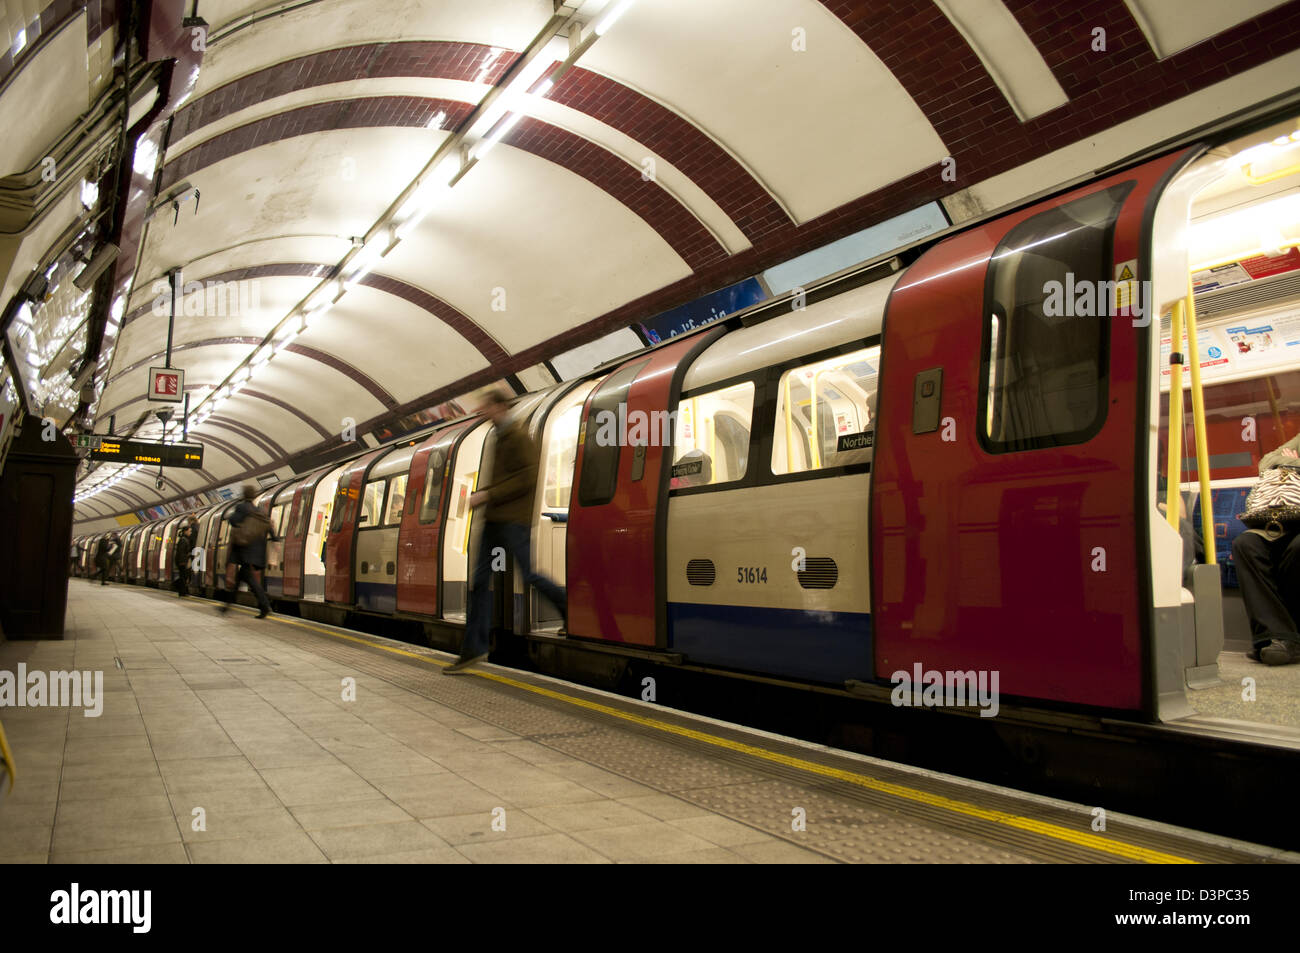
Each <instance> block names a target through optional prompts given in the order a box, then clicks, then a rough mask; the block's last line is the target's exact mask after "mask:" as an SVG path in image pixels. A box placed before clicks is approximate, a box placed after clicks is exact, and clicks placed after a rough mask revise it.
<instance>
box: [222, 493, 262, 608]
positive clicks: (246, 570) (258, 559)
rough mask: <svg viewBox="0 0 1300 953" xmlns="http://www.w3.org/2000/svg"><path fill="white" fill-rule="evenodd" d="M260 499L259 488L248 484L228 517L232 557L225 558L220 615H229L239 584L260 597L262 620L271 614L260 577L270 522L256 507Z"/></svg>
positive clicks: (259, 604) (258, 604)
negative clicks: (255, 502) (255, 503)
mask: <svg viewBox="0 0 1300 953" xmlns="http://www.w3.org/2000/svg"><path fill="white" fill-rule="evenodd" d="M256 496H257V487H256V486H254V485H253V484H251V483H249V484H246V485H245V486H244V499H243V500H242V501H240V503H239V505H238V506H236V507H235V509H234V510H233V511H232V512H231V514H230V515H229V516H227V517H226V521H227V522H228V523H230V524H231V529H230V555H228V556H227V557H226V588H225V592H224V593H223V594H221V596H220V597H221V599H222V605H220V606H218V607H217V608H218V610H219V611H221V612H227V611H229V609H230V604H231V603H232V602H234V601H235V591H236V589H237V587H238V586H239V583H240V582H246V583H248V588H249V589H251V590H252V591H253V595H255V596H256V597H257V606H258V608H259V609H261V611H260V612H259V613H258V614H257V617H258V618H259V619H265V618H266V617H267V616H268V615H270V614H271V600H270V599H268V598H267V597H266V590H265V589H263V588H262V583H261V574H262V569H263V568H264V567H265V566H266V540H267V537H268V536H271V520H270V519H269V518H268V517H267V515H266V514H265V513H263V512H262V511H261V510H259V509H258V508H257V507H256V506H254V505H253V498H254V497H256Z"/></svg>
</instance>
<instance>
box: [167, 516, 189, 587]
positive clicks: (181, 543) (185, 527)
mask: <svg viewBox="0 0 1300 953" xmlns="http://www.w3.org/2000/svg"><path fill="white" fill-rule="evenodd" d="M193 552H194V524H193V523H190V522H186V523H182V524H181V531H180V532H179V533H177V534H176V548H175V550H173V552H172V566H174V567H175V569H176V594H177V595H178V596H179V597H180V598H182V599H184V598H185V597H186V596H188V595H189V594H190V575H191V572H190V554H191V553H193Z"/></svg>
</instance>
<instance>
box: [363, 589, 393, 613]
mask: <svg viewBox="0 0 1300 953" xmlns="http://www.w3.org/2000/svg"><path fill="white" fill-rule="evenodd" d="M357 608H358V609H365V610H367V611H369V612H396V611H397V583H392V582H358V583H357Z"/></svg>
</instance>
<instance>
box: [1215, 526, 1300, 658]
mask: <svg viewBox="0 0 1300 953" xmlns="http://www.w3.org/2000/svg"><path fill="white" fill-rule="evenodd" d="M1283 546H1284V544H1282V543H1281V541H1270V540H1267V539H1265V538H1264V537H1263V536H1260V535H1259V534H1258V533H1242V534H1241V535H1240V536H1238V537H1237V538H1236V539H1235V540H1234V541H1233V543H1232V561H1233V563H1234V564H1235V565H1236V567H1237V580H1238V582H1239V583H1240V585H1241V598H1242V601H1244V602H1245V603H1246V614H1247V615H1248V616H1249V617H1250V629H1251V634H1252V635H1253V636H1254V638H1255V648H1256V649H1257V650H1259V651H1260V653H1261V655H1260V658H1261V659H1263V654H1262V653H1263V651H1264V650H1265V649H1266V648H1267V647H1268V646H1269V645H1270V643H1271V642H1272V641H1273V640H1274V639H1277V640H1279V641H1282V642H1285V643H1287V644H1288V646H1294V647H1295V648H1296V649H1300V634H1297V632H1296V627H1295V620H1294V619H1292V618H1291V613H1290V612H1288V611H1287V607H1286V603H1285V602H1284V601H1283V599H1282V595H1281V593H1280V592H1279V591H1278V581H1279V580H1278V576H1280V575H1281V572H1280V570H1281V566H1280V565H1279V566H1277V567H1276V569H1275V560H1276V561H1277V562H1278V563H1280V562H1282V558H1281V557H1283V556H1284V554H1285V552H1286V550H1285V549H1284V548H1283ZM1292 567H1294V563H1292ZM1291 571H1292V572H1294V571H1295V570H1294V568H1292V570H1291Z"/></svg>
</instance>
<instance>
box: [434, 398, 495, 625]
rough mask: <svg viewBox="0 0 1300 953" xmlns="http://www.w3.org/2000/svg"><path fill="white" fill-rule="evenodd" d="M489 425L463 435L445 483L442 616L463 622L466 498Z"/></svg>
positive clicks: (469, 519) (469, 513) (469, 514)
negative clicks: (449, 475) (449, 476)
mask: <svg viewBox="0 0 1300 953" xmlns="http://www.w3.org/2000/svg"><path fill="white" fill-rule="evenodd" d="M491 430H492V424H491V423H489V422H488V421H483V422H482V423H480V424H478V425H477V426H475V427H473V429H471V430H470V431H469V433H467V434H466V435H465V437H464V439H463V440H461V442H460V446H458V447H457V448H456V456H455V458H454V459H453V461H452V471H451V479H450V480H449V481H448V484H447V509H446V529H445V530H444V531H443V536H442V617H443V618H444V619H446V620H448V621H452V622H464V621H465V609H466V606H467V605H468V600H469V584H468V580H469V551H470V539H471V530H472V528H473V523H474V518H473V517H474V511H473V510H471V509H470V505H469V498H470V496H471V495H472V494H473V493H474V491H475V490H476V489H478V485H479V472H480V470H481V468H482V465H483V443H484V441H485V440H486V439H487V436H488V434H489V433H490V432H491Z"/></svg>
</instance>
